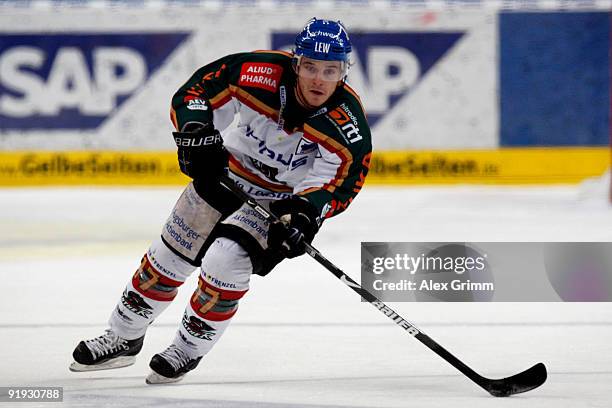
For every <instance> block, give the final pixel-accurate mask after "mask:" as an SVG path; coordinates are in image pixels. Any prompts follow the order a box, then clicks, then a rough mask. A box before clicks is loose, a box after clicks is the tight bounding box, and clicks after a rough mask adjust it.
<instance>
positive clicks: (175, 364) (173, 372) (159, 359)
mask: <svg viewBox="0 0 612 408" xmlns="http://www.w3.org/2000/svg"><path fill="white" fill-rule="evenodd" d="M200 360H202V357H198V358H196V359H193V358H191V357H189V356H188V355H187V354H185V352H184V351H183V350H181V349H180V348H178V347H176V346H175V345H174V344H171V345H170V346H169V347H168V348H167V349H165V350H164V351H162V352H161V353H159V354H156V355H154V356H153V358H151V362H150V363H149V367H151V369H152V370H153V371H152V372H151V374H149V376H148V377H147V380H146V382H147V384H166V383H173V382H177V381H180V380H181V379H182V378H183V377H184V376H185V374H187V373H188V372H189V371H191V370H193V369H194V368H196V367H197V366H198V364H199V363H200Z"/></svg>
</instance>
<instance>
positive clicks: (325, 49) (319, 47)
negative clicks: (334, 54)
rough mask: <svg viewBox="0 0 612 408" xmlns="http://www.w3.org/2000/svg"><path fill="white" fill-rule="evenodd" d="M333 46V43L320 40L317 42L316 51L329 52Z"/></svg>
mask: <svg viewBox="0 0 612 408" xmlns="http://www.w3.org/2000/svg"><path fill="white" fill-rule="evenodd" d="M330 47H331V44H325V43H320V42H315V48H314V50H315V52H322V53H325V54H327V53H329V48H330Z"/></svg>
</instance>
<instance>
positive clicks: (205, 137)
mask: <svg viewBox="0 0 612 408" xmlns="http://www.w3.org/2000/svg"><path fill="white" fill-rule="evenodd" d="M172 135H173V136H174V141H175V142H176V145H177V147H178V162H179V166H180V168H181V171H182V172H183V174H185V175H186V176H189V177H191V178H192V179H196V178H206V179H218V178H219V177H220V176H221V175H222V174H223V173H224V172H225V169H226V168H227V162H228V158H229V154H228V153H227V150H225V147H223V139H222V138H221V135H220V134H219V131H218V130H216V129H215V128H214V126H213V125H212V123H199V122H189V123H187V124H186V125H185V126H183V131H182V132H172Z"/></svg>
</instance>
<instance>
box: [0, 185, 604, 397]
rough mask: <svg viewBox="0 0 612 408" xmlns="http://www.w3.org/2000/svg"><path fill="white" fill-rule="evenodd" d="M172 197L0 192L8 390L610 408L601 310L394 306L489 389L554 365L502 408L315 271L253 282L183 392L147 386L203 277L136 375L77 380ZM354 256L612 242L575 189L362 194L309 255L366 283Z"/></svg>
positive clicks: (0, 304) (599, 203) (598, 306)
mask: <svg viewBox="0 0 612 408" xmlns="http://www.w3.org/2000/svg"><path fill="white" fill-rule="evenodd" d="M179 194H180V189H177V188H123V189H119V188H90V189H84V188H78V189H77V188H74V189H59V188H39V189H4V190H0V231H2V234H1V235H2V236H1V237H0V278H1V281H2V283H1V285H0V288H1V290H2V293H1V296H0V362H1V363H0V386H62V387H64V393H65V397H64V403H63V404H62V405H61V406H74V407H97V406H111V407H113V406H116V407H142V406H157V407H192V406H193V407H196V406H197V407H202V406H205V407H220V408H238V407H239V408H245V407H253V408H260V407H271V408H281V407H291V408H297V407H313V408H314V407H445V408H446V407H470V408H480V407H491V406H496V407H497V406H501V407H527V406H528V407H572V408H574V407H587V406H588V407H610V406H612V390H611V388H612V387H611V386H610V384H612V368H611V367H612V355H611V350H610V341H611V340H612V306H611V305H610V304H608V303H491V304H484V303H480V304H479V303H460V304H448V303H395V304H393V305H392V307H394V308H395V309H396V310H397V311H398V312H399V313H400V314H402V315H403V316H404V317H405V318H407V319H408V320H410V321H412V322H414V323H416V324H417V326H419V327H420V328H421V329H422V330H424V331H425V332H426V333H427V334H429V335H430V336H431V337H433V338H434V339H435V340H437V341H438V342H439V343H441V344H442V345H444V346H446V347H447V348H448V349H449V350H450V351H451V352H453V353H454V354H456V355H457V356H458V357H459V358H461V359H463V360H464V361H465V362H466V363H468V364H469V365H471V366H472V367H473V368H474V369H476V370H477V371H479V372H480V373H481V374H483V375H486V376H490V377H503V376H507V375H511V374H514V373H516V372H518V371H521V370H523V369H526V368H528V367H529V366H531V365H533V364H535V363H536V362H539V361H542V362H544V363H546V364H547V366H548V369H549V373H550V376H549V380H548V382H547V383H546V384H544V385H543V386H542V387H541V388H539V389H537V390H534V391H532V392H529V393H527V394H523V395H517V396H514V397H511V398H508V399H504V400H499V399H496V400H494V399H493V397H489V396H488V395H487V394H486V393H485V392H484V391H482V390H481V389H479V388H478V387H477V386H475V385H474V384H472V383H471V382H470V381H469V380H467V379H465V378H464V377H463V376H462V375H461V374H459V373H458V372H457V371H456V370H455V369H454V368H452V367H451V366H449V365H448V364H447V363H446V362H445V361H443V360H441V359H440V358H439V357H437V356H436V355H435V354H434V353H432V352H431V351H430V350H429V349H427V348H426V347H424V346H423V345H421V344H420V343H419V342H418V341H415V340H414V339H412V338H411V337H410V336H409V335H407V333H406V332H404V331H403V330H400V329H398V328H397V327H395V325H393V324H392V323H391V322H389V321H388V320H387V319H386V318H385V317H384V316H382V315H381V314H380V312H378V311H377V310H376V309H374V308H373V307H372V306H371V305H368V304H366V303H361V302H360V300H359V298H358V297H357V296H355V294H354V293H353V292H352V291H350V290H348V289H347V288H346V287H345V286H344V285H343V284H342V283H341V282H338V281H337V280H336V278H335V277H333V276H332V275H331V274H330V273H329V272H327V271H326V270H325V269H323V268H322V267H320V266H319V265H318V264H317V263H316V262H314V261H313V260H312V259H310V258H308V257H302V258H298V259H295V260H291V261H287V262H285V263H284V264H282V265H281V266H280V267H278V268H277V270H275V271H274V272H272V273H271V274H270V275H269V276H268V277H266V278H259V277H254V278H253V280H252V286H251V291H250V292H249V294H248V295H247V297H245V298H244V299H243V301H242V302H241V307H240V311H239V313H238V314H237V315H236V318H235V321H234V322H233V323H232V325H231V326H230V328H229V329H228V330H227V333H226V334H225V335H224V337H223V339H222V340H221V341H220V342H219V344H218V345H217V346H216V348H215V349H214V350H213V351H212V352H211V353H210V354H209V355H208V356H206V357H205V359H204V360H203V362H202V363H201V364H200V367H199V368H198V369H197V370H196V371H194V372H192V373H190V374H189V375H188V376H187V377H186V378H185V380H184V381H183V382H181V383H178V384H174V385H165V386H147V385H145V383H144V378H145V376H146V374H147V372H148V367H147V365H148V360H149V358H150V357H151V355H152V354H154V353H156V352H158V351H160V350H162V349H163V348H165V347H166V346H167V344H168V343H169V342H170V341H171V339H172V338H173V336H174V332H175V330H176V327H177V324H178V322H179V319H180V316H181V314H182V310H183V308H184V306H185V304H186V302H187V299H188V298H189V295H190V294H191V293H192V291H193V288H194V287H195V284H196V278H197V276H196V275H195V274H194V276H192V277H191V279H190V280H189V281H188V282H187V283H186V284H185V285H184V287H183V288H182V290H181V292H180V294H179V296H178V297H177V299H176V300H175V301H174V303H173V304H172V306H170V308H169V309H168V310H167V311H166V312H165V313H164V314H163V315H162V316H161V317H160V318H159V319H158V321H157V322H156V323H155V324H154V325H153V326H152V327H151V329H150V330H149V332H148V334H147V338H146V341H145V346H144V349H143V351H142V353H141V354H140V355H139V359H138V360H137V363H136V364H135V365H134V366H132V367H128V368H124V369H119V370H114V371H101V372H92V373H71V372H69V371H68V365H69V363H70V362H71V352H72V349H73V348H74V346H75V345H76V344H77V342H78V341H79V340H80V339H83V338H90V337H94V336H97V335H100V334H101V333H102V331H103V329H104V328H105V323H106V319H107V318H108V315H109V314H110V311H111V310H112V308H113V306H114V305H115V302H116V301H117V300H118V298H119V295H120V293H121V290H122V289H123V287H124V285H125V283H126V282H127V280H128V279H129V278H130V277H131V274H132V273H133V272H134V270H135V269H136V268H137V266H138V265H139V261H140V258H141V256H142V254H143V252H144V251H145V250H146V248H147V246H148V243H149V241H150V240H151V239H152V238H153V237H155V236H156V235H157V234H159V233H160V231H161V225H162V223H163V221H164V220H165V218H166V217H167V215H168V213H169V211H170V209H171V207H172V205H173V204H174V202H175V200H176V199H177V198H178V196H179ZM361 241H443V242H446V241H460V242H462V241H481V242H482V241H612V208H611V207H610V206H609V204H608V203H607V201H606V199H605V198H604V197H603V196H602V197H593V196H590V195H585V194H581V192H580V191H579V190H578V189H577V188H574V187H554V188H553V187H547V188H543V187H530V188H517V187H504V188H500V187H418V188H415V187H413V188H377V187H367V188H365V189H364V191H363V192H362V193H361V194H360V195H359V197H358V198H357V200H356V201H355V203H354V204H353V205H352V208H351V209H350V210H349V211H348V212H347V213H346V214H344V215H341V216H339V217H338V218H337V219H333V220H330V222H329V223H327V224H326V226H325V227H324V229H323V231H322V232H321V233H320V234H319V236H318V237H317V239H316V240H315V246H316V247H317V248H318V249H319V250H321V252H323V253H324V254H325V255H326V256H327V257H328V258H329V259H330V260H332V261H333V262H334V263H336V264H337V265H338V266H340V267H341V268H343V270H345V271H346V272H347V273H348V274H349V275H351V276H352V277H353V278H355V279H356V280H359V267H360V249H359V243H360V242H361ZM5 405H7V404H3V403H0V406H5ZM39 405H40V406H42V407H49V406H51V405H49V404H48V403H41V404H39ZM18 406H26V405H18ZM27 406H36V404H27Z"/></svg>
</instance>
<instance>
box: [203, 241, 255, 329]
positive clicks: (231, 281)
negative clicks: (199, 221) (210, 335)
mask: <svg viewBox="0 0 612 408" xmlns="http://www.w3.org/2000/svg"><path fill="white" fill-rule="evenodd" d="M201 269H202V273H201V275H200V279H199V281H198V289H197V290H196V291H195V293H194V294H193V296H192V298H191V306H192V308H193V310H194V311H195V312H196V313H197V314H198V315H199V316H200V317H202V318H204V319H207V320H212V321H221V320H228V319H230V318H231V317H232V316H233V315H234V314H235V313H236V310H237V309H238V300H239V299H240V298H241V297H243V296H244V294H245V293H246V292H247V291H248V290H249V281H250V278H251V273H252V272H253V268H252V266H251V260H250V258H249V255H248V253H247V252H246V251H245V250H244V249H243V248H242V247H241V246H240V244H238V243H237V242H234V241H232V240H230V239H227V238H217V239H216V240H215V241H214V242H213V243H212V245H211V246H210V248H208V251H206V255H204V258H203V259H202V267H201Z"/></svg>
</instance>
